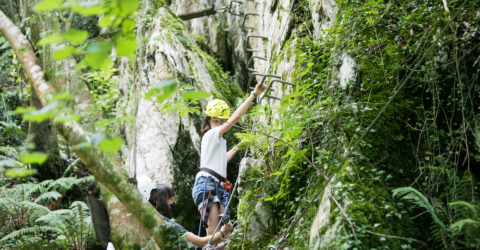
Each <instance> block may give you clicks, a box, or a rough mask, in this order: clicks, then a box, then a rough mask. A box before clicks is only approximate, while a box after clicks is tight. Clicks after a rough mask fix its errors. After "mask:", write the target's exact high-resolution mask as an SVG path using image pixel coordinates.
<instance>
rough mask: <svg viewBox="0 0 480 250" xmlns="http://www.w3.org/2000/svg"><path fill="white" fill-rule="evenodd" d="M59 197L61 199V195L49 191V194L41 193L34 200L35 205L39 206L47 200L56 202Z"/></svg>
mask: <svg viewBox="0 0 480 250" xmlns="http://www.w3.org/2000/svg"><path fill="white" fill-rule="evenodd" d="M60 197H62V195H61V194H60V193H59V192H57V191H50V192H46V193H43V194H41V195H40V196H38V197H37V198H36V199H35V203H37V204H39V203H40V202H42V201H45V200H49V199H53V200H57V199H58V198H60Z"/></svg>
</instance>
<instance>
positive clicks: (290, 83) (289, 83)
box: [270, 79, 297, 86]
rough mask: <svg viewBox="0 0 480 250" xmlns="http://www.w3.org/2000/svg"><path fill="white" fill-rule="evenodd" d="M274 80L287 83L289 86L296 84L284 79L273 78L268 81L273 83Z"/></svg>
mask: <svg viewBox="0 0 480 250" xmlns="http://www.w3.org/2000/svg"><path fill="white" fill-rule="evenodd" d="M274 82H279V83H283V84H287V85H290V86H297V85H296V84H295V83H292V82H289V81H285V80H282V79H273V80H272V81H271V82H270V83H274Z"/></svg>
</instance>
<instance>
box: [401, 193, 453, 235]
mask: <svg viewBox="0 0 480 250" xmlns="http://www.w3.org/2000/svg"><path fill="white" fill-rule="evenodd" d="M392 192H393V197H400V198H401V199H403V200H406V201H409V202H412V203H413V204H415V205H417V206H419V207H422V208H425V209H426V210H427V212H428V213H429V214H430V215H431V216H432V219H433V221H434V222H435V223H437V224H438V225H439V226H441V227H442V229H445V224H443V222H442V221H441V220H440V219H439V218H438V217H437V214H436V213H435V210H434V208H433V206H432V205H431V204H430V202H429V201H428V199H427V197H425V196H424V195H423V194H422V193H420V191H418V190H416V189H415V188H412V187H400V188H395V189H394V190H393V191H392Z"/></svg>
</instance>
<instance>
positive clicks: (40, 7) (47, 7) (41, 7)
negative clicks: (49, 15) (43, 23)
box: [33, 0, 63, 12]
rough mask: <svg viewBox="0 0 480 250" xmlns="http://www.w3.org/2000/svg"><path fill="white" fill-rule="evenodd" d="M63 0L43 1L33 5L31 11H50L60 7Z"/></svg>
mask: <svg viewBox="0 0 480 250" xmlns="http://www.w3.org/2000/svg"><path fill="white" fill-rule="evenodd" d="M62 4H63V0H45V1H43V2H40V3H38V4H37V5H35V7H34V8H33V10H35V11H36V12H42V11H51V10H54V9H58V8H60V7H62Z"/></svg>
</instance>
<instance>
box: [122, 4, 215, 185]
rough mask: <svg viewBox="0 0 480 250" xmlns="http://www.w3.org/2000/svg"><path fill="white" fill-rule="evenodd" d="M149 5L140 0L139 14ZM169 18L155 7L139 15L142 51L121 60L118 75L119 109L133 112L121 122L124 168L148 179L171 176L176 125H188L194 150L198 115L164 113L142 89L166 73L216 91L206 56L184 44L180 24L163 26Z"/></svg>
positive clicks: (164, 180) (156, 180)
mask: <svg viewBox="0 0 480 250" xmlns="http://www.w3.org/2000/svg"><path fill="white" fill-rule="evenodd" d="M149 8H153V7H152V6H149V5H148V3H146V6H145V8H143V11H144V13H143V14H144V15H141V16H142V17H145V16H146V15H147V14H146V10H148V9H149ZM169 18H173V17H172V16H171V15H170V13H168V11H167V10H166V9H162V8H161V9H159V11H158V13H156V14H155V15H154V17H153V18H152V19H151V21H149V19H148V18H142V19H141V20H140V21H139V22H138V24H139V27H138V30H139V34H138V35H139V40H142V39H144V38H145V37H146V38H148V40H147V41H146V42H145V44H142V45H141V48H140V49H142V50H143V52H142V53H143V56H139V57H138V59H137V63H136V66H137V67H136V68H135V69H131V68H128V64H127V63H126V61H121V66H123V67H122V68H121V74H120V77H119V82H120V84H119V85H120V86H121V89H122V92H123V93H124V95H125V97H124V98H122V103H121V104H120V105H119V109H120V110H123V115H127V116H133V117H135V118H136V121H135V123H134V124H126V125H125V126H124V129H125V134H126V135H127V141H126V142H127V143H126V144H127V145H126V146H127V148H126V149H125V150H124V155H126V156H127V160H126V165H127V166H128V172H129V173H130V175H131V176H132V177H133V176H142V175H143V176H147V177H149V178H151V179H152V180H153V182H154V183H172V182H173V166H174V164H175V162H174V158H173V155H172V147H173V146H175V145H176V143H177V140H178V133H179V128H180V125H182V126H183V127H184V128H186V129H188V133H189V137H190V138H191V140H192V142H191V143H193V145H194V147H193V148H194V149H195V150H196V151H197V153H198V154H199V152H200V138H201V136H200V135H199V133H198V128H197V126H198V125H196V124H200V121H199V117H198V116H194V115H191V114H187V115H185V116H183V117H181V116H180V115H179V113H178V112H172V113H168V112H166V111H165V110H162V106H163V105H162V104H159V103H157V102H155V101H154V98H153V99H152V100H146V99H145V98H144V96H145V94H146V93H147V92H148V90H150V89H151V88H152V87H154V86H155V84H157V83H158V82H159V81H162V80H164V79H165V78H170V77H173V78H177V79H179V80H182V81H187V83H188V84H190V85H192V86H193V87H194V88H196V89H201V90H205V91H209V92H219V90H218V89H217V87H216V85H215V83H214V80H213V79H212V77H211V74H210V72H209V69H208V68H207V66H208V64H209V63H208V62H207V61H206V60H207V58H205V56H204V55H201V54H198V53H196V52H195V51H194V50H192V49H191V48H190V45H189V44H191V43H192V39H191V37H190V34H189V33H188V31H186V29H185V30H184V31H179V30H174V31H172V28H171V27H170V28H169V27H167V26H168V25H169V22H170V23H171V22H172V20H169ZM140 31H143V32H145V33H142V32H140ZM179 32H180V33H179ZM179 36H182V39H180V38H178V37H179ZM172 37H176V38H178V39H171V38H172ZM182 40H183V41H182ZM186 45H187V46H188V48H187V46H186ZM142 53H140V55H142ZM179 101H180V94H177V95H175V96H173V97H171V98H170V99H168V100H167V101H166V102H169V103H175V102H179ZM201 104H202V106H203V105H205V103H201Z"/></svg>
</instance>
